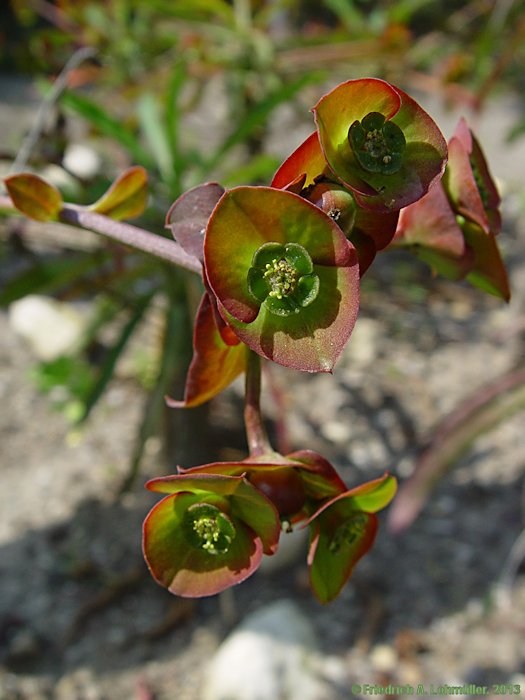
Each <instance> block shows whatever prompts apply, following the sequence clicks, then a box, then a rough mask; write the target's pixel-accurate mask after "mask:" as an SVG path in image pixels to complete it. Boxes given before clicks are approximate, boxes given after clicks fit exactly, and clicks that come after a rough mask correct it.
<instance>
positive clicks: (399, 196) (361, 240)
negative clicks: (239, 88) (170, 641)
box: [6, 78, 509, 602]
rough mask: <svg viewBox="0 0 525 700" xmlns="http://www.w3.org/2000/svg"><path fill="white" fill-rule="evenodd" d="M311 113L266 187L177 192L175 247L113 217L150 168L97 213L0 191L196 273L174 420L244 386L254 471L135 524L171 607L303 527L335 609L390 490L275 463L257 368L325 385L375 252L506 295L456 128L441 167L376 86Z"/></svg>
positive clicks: (141, 195)
mask: <svg viewBox="0 0 525 700" xmlns="http://www.w3.org/2000/svg"><path fill="white" fill-rule="evenodd" d="M313 111H314V116H315V122H316V125H317V130H316V131H315V132H314V133H313V134H312V135H311V136H310V137H309V138H308V139H306V141H305V142H304V143H303V144H302V145H301V146H299V148H298V149H297V150H296V151H295V152H294V153H292V155H291V156H290V157H289V158H288V159H287V160H286V161H285V162H284V163H283V164H282V166H281V167H280V168H279V169H278V171H277V173H276V175H275V177H274V179H273V181H272V184H271V187H265V186H257V187H250V186H243V187H236V188H234V189H231V190H227V191H226V190H224V188H222V187H221V186H220V185H219V184H217V183H206V184H204V185H200V186H199V187H196V188H194V189H192V190H190V191H188V192H187V193H185V194H184V195H182V197H180V198H179V199H178V200H177V201H176V202H175V203H174V205H173V206H172V207H171V209H170V211H169V212H168V215H167V219H166V227H167V228H168V229H170V230H171V232H172V234H173V236H174V237H175V239H176V240H175V242H169V241H168V240H166V239H165V238H161V237H158V236H155V235H153V234H151V233H149V232H146V231H144V230H142V229H138V228H136V227H133V226H130V225H128V224H122V223H116V222H115V221H112V220H111V219H112V218H124V217H126V216H131V215H135V214H137V213H138V210H140V208H141V206H142V205H143V204H144V201H145V188H144V186H145V182H144V178H143V174H142V171H137V170H135V169H132V170H131V171H129V172H128V173H126V174H124V175H123V176H121V178H119V179H118V180H117V181H116V183H115V184H114V185H113V187H112V188H111V189H110V191H109V192H108V193H107V194H106V195H105V196H104V197H103V198H102V199H101V200H99V201H98V202H97V203H95V204H94V205H92V207H90V208H81V207H73V206H71V205H67V204H65V203H64V202H63V201H62V198H61V195H60V193H59V192H58V191H57V190H55V189H54V188H52V187H51V186H50V185H48V184H47V183H45V182H44V181H43V180H42V179H40V178H38V177H36V176H34V175H27V174H25V175H20V176H13V177H11V178H8V179H7V180H6V186H7V189H8V191H9V193H10V195H11V200H12V203H13V204H14V205H15V206H16V207H17V208H18V209H19V210H20V211H22V212H23V213H25V214H26V215H28V216H31V217H33V218H36V219H38V220H49V219H56V220H59V221H64V222H67V223H72V224H76V225H80V226H84V227H86V228H90V229H92V230H95V231H98V232H100V233H102V234H105V235H108V236H110V237H112V238H114V239H116V240H119V241H120V242H122V243H126V244H129V245H132V246H135V247H137V248H139V249H142V250H145V251H146V252H148V253H151V254H153V255H156V256H157V257H160V258H163V259H164V260H169V261H170V262H172V263H174V264H176V265H179V266H181V267H184V268H186V269H188V270H191V271H193V272H196V273H198V274H200V275H201V277H202V282H203V296H202V300H201V304H200V306H199V310H198V312H197V317H196V320H195V330H194V338H193V346H194V356H193V360H192V362H191V365H190V368H189V371H188V377H187V382H186V389H185V393H184V397H183V398H182V399H177V398H170V399H168V403H169V405H171V406H173V407H174V408H178V407H181V406H184V407H188V408H190V407H192V406H197V405H199V404H201V403H204V402H205V401H208V400H209V399H211V398H212V397H214V396H216V395H217V394H218V393H219V392H221V391H222V390H223V389H225V388H226V387H227V386H228V385H229V384H230V383H231V381H233V379H235V378H236V377H237V376H238V375H239V374H241V373H243V372H244V373H245V407H244V422H245V427H246V435H247V443H248V448H249V455H248V456H247V457H246V459H243V460H240V461H234V462H214V463H211V464H205V465H202V466H198V467H190V468H182V467H179V470H178V473H177V474H174V475H170V476H161V477H158V478H155V479H152V480H150V481H149V482H148V483H147V488H148V489H150V490H152V491H156V492H160V493H164V494H166V495H165V497H164V499H163V500H161V501H160V502H159V503H158V504H157V505H156V506H154V507H153V509H152V510H151V512H150V513H149V515H148V516H147V518H146V520H145V523H144V555H145V557H146V560H147V563H148V566H149V568H150V570H151V572H152V574H153V576H154V578H155V579H156V580H157V581H158V582H159V583H160V584H161V585H163V586H166V587H167V588H168V589H169V590H170V591H171V592H173V593H175V594H177V595H183V596H193V597H198V596H204V595H211V594H214V593H218V592H220V591H222V590H224V589H225V588H227V587H229V586H231V585H233V584H236V583H239V582H240V581H242V580H244V579H245V578H247V577H248V576H250V575H251V574H252V573H254V572H255V570H256V569H257V567H258V565H259V563H260V561H261V558H262V556H263V554H266V555H270V556H271V555H273V554H274V553H275V552H276V550H277V547H278V542H279V537H280V534H281V532H282V531H284V532H286V531H289V530H291V529H293V528H295V527H307V528H308V529H309V533H310V543H309V551H308V557H307V561H308V566H309V570H310V583H311V586H312V589H313V591H314V594H315V595H316V596H317V598H318V599H319V600H320V601H321V602H328V601H330V600H333V599H334V598H335V597H336V596H337V595H338V594H339V592H340V591H341V589H342V587H343V586H344V584H345V583H346V581H347V580H348V578H349V576H350V575H351V573H352V571H353V568H354V566H355V564H356V563H357V562H358V560H359V559H360V558H361V557H362V556H363V555H364V554H365V553H366V552H367V551H368V550H369V549H370V547H371V546H372V544H373V541H374V539H375V536H376V532H377V526H378V519H377V516H376V513H377V511H379V510H381V509H382V508H384V507H385V506H386V505H388V503H389V502H390V500H391V499H392V498H393V496H394V493H395V491H396V481H395V479H394V478H393V477H392V476H390V475H389V474H388V473H385V474H384V475H383V476H382V477H380V478H376V479H373V480H371V481H368V482H366V483H364V484H361V485H357V486H353V487H351V488H348V487H347V485H346V484H345V483H344V482H343V481H342V479H341V478H340V476H339V475H338V474H337V471H336V470H335V468H334V467H333V466H332V465H331V464H330V463H329V462H327V461H326V460H325V459H324V458H323V457H322V456H321V455H319V454H316V453H314V452H311V451H309V450H305V449H302V450H299V451H295V452H292V453H290V454H286V455H281V454H279V453H278V452H276V451H275V450H274V448H273V447H272V445H271V444H270V441H269V439H268V436H267V434H266V431H265V428H264V424H263V418H262V415H261V410H260V390H261V362H262V361H273V362H277V363H279V364H281V365H283V366H285V367H289V368H292V369H297V370H302V371H307V372H331V371H332V370H333V368H334V365H335V363H336V361H337V359H338V357H339V356H340V354H341V352H342V351H343V349H344V347H345V345H346V343H347V341H348V340H349V338H350V336H351V333H352V330H353V327H354V325H355V322H356V317H357V311H358V304H359V286H360V284H359V283H360V278H361V276H362V275H363V274H364V273H365V272H366V270H367V269H368V267H369V266H370V265H371V264H372V262H373V260H374V258H375V256H376V254H377V253H378V252H379V251H382V250H384V249H385V248H387V247H389V245H397V246H406V247H408V248H410V249H412V250H413V252H415V253H416V254H417V255H419V256H420V257H422V258H423V259H424V260H426V261H427V262H429V263H430V265H431V266H432V267H433V269H434V270H435V271H437V272H443V273H444V274H446V275H448V276H449V277H452V278H462V277H467V279H468V280H470V281H471V282H473V283H474V284H476V285H477V286H480V287H481V288H483V289H485V290H486V291H489V292H491V293H493V294H496V295H498V296H500V297H503V298H505V299H508V298H509V290H508V284H507V278H506V273H505V269H504V266H503V263H502V261H501V257H500V255H499V252H498V248H497V245H496V239H495V234H497V233H498V232H499V230H500V226H501V222H500V217H499V211H498V206H499V196H498V194H497V190H496V188H495V185H494V183H493V180H492V179H491V177H490V174H489V170H488V166H487V164H486V162H485V159H484V157H483V153H482V151H481V148H480V146H479V144H478V143H477V141H476V140H475V138H474V136H473V135H472V134H471V132H470V131H469V129H468V127H467V126H466V124H465V123H464V122H461V123H460V125H459V127H458V130H457V132H456V134H455V135H454V136H453V138H452V139H451V141H450V144H449V148H450V160H449V164H448V165H447V145H446V142H445V140H444V138H443V136H442V135H441V132H440V131H439V129H438V127H437V126H436V124H435V123H434V122H433V120H432V119H431V117H430V116H429V115H428V114H427V113H426V112H425V111H424V110H423V109H422V108H421V107H420V106H419V105H418V104H417V103H416V102H415V101H414V100H413V99H412V98H411V97H409V96H408V95H406V94H405V93H404V92H403V91H402V90H400V89H399V88H396V87H394V86H392V85H389V84H388V83H386V82H384V81H382V80H377V79H373V78H366V79H362V80H351V81H348V82H346V83H343V84H341V85H339V86H337V87H336V88H334V90H332V91H331V92H329V93H328V94H327V95H325V96H323V97H322V98H321V99H320V100H319V102H318V103H317V105H316V106H315V107H314V110H313ZM443 174H444V177H443V178H442V176H443ZM7 203H8V204H11V202H7Z"/></svg>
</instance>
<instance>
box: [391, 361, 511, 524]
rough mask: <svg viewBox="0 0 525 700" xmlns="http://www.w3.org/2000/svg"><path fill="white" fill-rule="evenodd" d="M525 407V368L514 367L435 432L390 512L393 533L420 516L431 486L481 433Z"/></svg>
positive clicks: (400, 490)
mask: <svg viewBox="0 0 525 700" xmlns="http://www.w3.org/2000/svg"><path fill="white" fill-rule="evenodd" d="M523 407H525V369H520V370H514V371H512V372H510V373H509V374H505V375H504V376H502V377H500V378H499V379H497V380H496V381H494V382H492V383H491V384H489V385H487V386H485V387H483V388H482V389H480V390H478V391H477V392H476V393H475V394H474V395H473V396H471V397H470V398H469V399H467V400H466V401H464V402H463V403H461V404H460V405H459V406H458V408H456V410H455V411H453V413H452V414H451V415H450V416H448V417H447V418H446V419H445V420H444V421H443V422H442V423H441V424H440V425H438V426H437V428H436V429H435V431H434V434H433V437H432V439H431V441H430V443H429V445H428V446H427V447H426V449H425V450H424V451H423V452H422V454H421V456H420V457H419V459H418V461H417V463H416V467H415V470H414V473H413V474H412V476H410V477H409V478H408V479H407V480H406V481H405V482H404V483H403V484H402V485H401V487H400V489H399V492H398V495H397V497H396V499H395V500H394V502H393V504H392V506H391V508H390V511H389V514H388V522H389V527H390V529H391V531H392V532H396V533H397V532H402V531H403V530H405V529H406V528H407V527H409V525H411V524H412V523H413V521H414V520H415V519H416V517H417V516H418V514H419V512H420V511H421V510H422V508H423V507H424V505H425V503H426V501H427V499H428V497H429V495H430V493H431V491H432V489H433V488H434V487H435V486H436V484H437V483H438V482H439V480H440V479H442V478H443V476H445V474H446V473H447V472H448V470H449V469H450V468H451V467H453V466H454V464H455V462H456V461H457V460H458V459H459V457H460V456H461V455H462V454H463V453H464V452H465V451H466V450H467V449H468V448H469V446H470V445H471V443H472V442H473V441H474V440H475V439H476V438H477V437H478V436H479V435H481V434H483V433H485V432H487V431H488V430H491V429H492V428H495V427H496V426H497V425H498V424H499V423H501V422H502V421H503V420H505V419H506V418H509V417H510V416H512V415H513V414H514V413H516V412H517V411H519V410H520V409H522V408H523Z"/></svg>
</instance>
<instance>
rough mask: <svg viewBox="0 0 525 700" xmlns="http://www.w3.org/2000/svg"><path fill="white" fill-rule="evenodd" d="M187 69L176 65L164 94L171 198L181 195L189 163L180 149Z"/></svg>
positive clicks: (184, 65) (182, 64)
mask: <svg viewBox="0 0 525 700" xmlns="http://www.w3.org/2000/svg"><path fill="white" fill-rule="evenodd" d="M186 77H187V67H186V64H185V63H184V62H183V61H180V62H179V63H176V64H175V66H174V68H173V72H172V74H171V78H170V81H169V84H168V90H167V92H166V136H167V139H168V143H169V148H170V152H171V159H172V162H173V174H172V179H171V182H172V187H173V193H172V194H173V196H175V197H177V196H178V195H179V194H180V193H181V187H182V184H181V177H182V174H183V173H184V171H185V170H186V169H187V166H188V163H189V162H191V161H190V160H189V159H188V157H187V156H186V157H185V155H184V152H183V151H182V149H181V147H180V131H179V126H180V113H181V110H180V104H179V97H180V91H181V89H182V87H183V85H184V83H185V81H186Z"/></svg>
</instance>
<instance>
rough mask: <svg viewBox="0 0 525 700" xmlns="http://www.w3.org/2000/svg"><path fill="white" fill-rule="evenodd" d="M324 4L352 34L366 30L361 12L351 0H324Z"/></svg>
mask: <svg viewBox="0 0 525 700" xmlns="http://www.w3.org/2000/svg"><path fill="white" fill-rule="evenodd" d="M325 4H326V6H327V7H329V8H330V10H332V12H333V13H334V14H335V15H336V16H337V17H338V18H339V20H340V22H341V23H342V24H344V26H345V27H346V28H347V29H348V30H349V31H350V32H351V34H352V35H354V36H355V34H361V33H362V32H363V31H365V30H366V22H365V18H364V16H363V13H362V12H361V10H359V8H357V7H356V6H355V3H354V2H353V0H325Z"/></svg>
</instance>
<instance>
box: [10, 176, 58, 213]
mask: <svg viewBox="0 0 525 700" xmlns="http://www.w3.org/2000/svg"><path fill="white" fill-rule="evenodd" d="M4 182H5V186H6V188H7V191H8V192H9V196H10V197H11V199H12V200H13V204H14V205H15V207H16V208H17V209H18V211H20V212H22V214H25V216H28V217H29V218H30V219H34V220H35V221H56V220H57V219H58V215H59V214H60V212H61V210H62V207H63V205H64V202H63V200H62V195H61V194H60V192H59V191H58V190H57V188H56V187H55V186H54V185H51V184H50V183H49V182H46V180H44V179H43V178H41V177H39V176H38V175H33V174H32V173H22V174H20V175H11V176H9V177H6V178H5V180H4Z"/></svg>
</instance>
